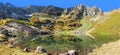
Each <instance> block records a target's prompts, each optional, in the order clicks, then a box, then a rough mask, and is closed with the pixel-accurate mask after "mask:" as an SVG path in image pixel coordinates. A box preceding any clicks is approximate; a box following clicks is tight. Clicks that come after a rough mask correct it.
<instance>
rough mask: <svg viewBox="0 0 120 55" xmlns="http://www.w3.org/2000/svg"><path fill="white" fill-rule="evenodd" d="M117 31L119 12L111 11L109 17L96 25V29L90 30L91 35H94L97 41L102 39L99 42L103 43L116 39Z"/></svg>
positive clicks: (118, 27)
mask: <svg viewBox="0 0 120 55" xmlns="http://www.w3.org/2000/svg"><path fill="white" fill-rule="evenodd" d="M104 18H106V17H104ZM119 32H120V12H118V11H112V12H110V15H109V19H107V20H106V21H104V22H103V23H101V24H99V25H98V24H97V25H96V30H95V31H93V32H92V35H93V36H95V37H96V39H97V41H100V40H102V41H101V42H100V43H104V42H109V41H115V40H117V39H118V38H119ZM100 43H99V44H100Z"/></svg>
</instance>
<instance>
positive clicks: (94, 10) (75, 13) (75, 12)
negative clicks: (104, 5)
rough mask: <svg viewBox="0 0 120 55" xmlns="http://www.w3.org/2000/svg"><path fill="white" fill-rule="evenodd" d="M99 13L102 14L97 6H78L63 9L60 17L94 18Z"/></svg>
mask: <svg viewBox="0 0 120 55" xmlns="http://www.w3.org/2000/svg"><path fill="white" fill-rule="evenodd" d="M100 13H102V10H101V9H99V8H98V7H97V6H93V7H88V6H85V5H82V4H80V5H77V6H75V7H72V8H69V9H64V11H63V12H62V16H66V17H68V18H76V19H81V18H83V17H84V16H95V15H98V14H100Z"/></svg>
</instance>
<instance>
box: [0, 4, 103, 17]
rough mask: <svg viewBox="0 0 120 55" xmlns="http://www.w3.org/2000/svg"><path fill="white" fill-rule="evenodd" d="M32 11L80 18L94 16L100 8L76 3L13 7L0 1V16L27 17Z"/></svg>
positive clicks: (100, 11) (99, 11)
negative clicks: (58, 5) (56, 5)
mask: <svg viewBox="0 0 120 55" xmlns="http://www.w3.org/2000/svg"><path fill="white" fill-rule="evenodd" d="M33 13H45V14H48V15H53V16H64V15H66V16H67V17H69V18H77V19H81V18H82V17H83V16H87V15H88V16H95V15H97V14H98V13H102V10H101V9H99V8H97V7H96V6H94V7H92V8H90V7H87V6H85V5H78V6H76V7H71V8H66V9H64V8H59V7H55V6H52V5H50V6H35V5H30V6H27V7H15V6H14V5H12V4H10V3H6V4H3V3H0V18H1V19H5V18H15V19H27V18H29V15H30V14H33Z"/></svg>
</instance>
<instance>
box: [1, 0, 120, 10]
mask: <svg viewBox="0 0 120 55" xmlns="http://www.w3.org/2000/svg"><path fill="white" fill-rule="evenodd" d="M0 2H3V3H6V2H9V3H11V4H13V5H15V6H18V7H23V6H28V5H39V6H47V5H54V6H57V7H62V8H68V7H74V6H76V5H78V4H84V5H87V6H89V7H92V6H98V7H99V8H101V9H102V10H103V11H110V10H114V9H117V8H119V7H120V0H0Z"/></svg>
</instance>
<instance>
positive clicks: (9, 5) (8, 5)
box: [5, 2, 14, 7]
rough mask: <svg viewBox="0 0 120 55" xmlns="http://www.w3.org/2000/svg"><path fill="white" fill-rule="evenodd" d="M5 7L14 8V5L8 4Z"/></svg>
mask: <svg viewBox="0 0 120 55" xmlns="http://www.w3.org/2000/svg"><path fill="white" fill-rule="evenodd" d="M5 6H7V7H14V5H12V4H11V3H9V2H7V3H6V4H5Z"/></svg>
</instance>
